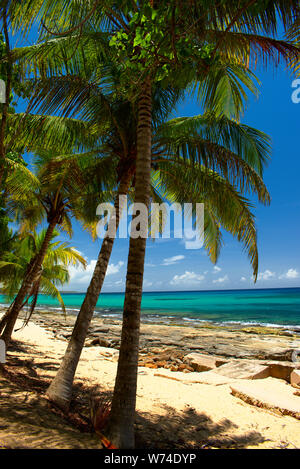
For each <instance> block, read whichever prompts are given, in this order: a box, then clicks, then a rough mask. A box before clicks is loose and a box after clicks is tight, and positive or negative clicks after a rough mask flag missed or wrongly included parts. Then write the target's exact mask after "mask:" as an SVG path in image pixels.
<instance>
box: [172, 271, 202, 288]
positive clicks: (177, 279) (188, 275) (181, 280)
mask: <svg viewBox="0 0 300 469" xmlns="http://www.w3.org/2000/svg"><path fill="white" fill-rule="evenodd" d="M204 278H205V277H204V275H199V274H196V273H195V272H189V271H188V270H186V271H185V273H184V274H182V275H174V277H173V279H172V280H171V281H170V285H197V284H198V283H199V282H202V280H204Z"/></svg>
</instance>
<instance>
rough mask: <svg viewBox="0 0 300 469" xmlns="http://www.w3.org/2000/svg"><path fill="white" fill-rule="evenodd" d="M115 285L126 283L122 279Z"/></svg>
mask: <svg viewBox="0 0 300 469" xmlns="http://www.w3.org/2000/svg"><path fill="white" fill-rule="evenodd" d="M115 285H125V282H124V280H122V279H121V280H117V281H116V282H115Z"/></svg>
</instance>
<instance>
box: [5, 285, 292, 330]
mask: <svg viewBox="0 0 300 469" xmlns="http://www.w3.org/2000/svg"><path fill="white" fill-rule="evenodd" d="M62 296H63V300H64V302H65V305H66V309H67V312H68V313H71V314H77V313H78V311H79V309H80V306H81V304H82V301H83V299H84V293H63V294H62ZM123 302H124V294H122V293H102V294H101V296H100V298H99V301H98V303H97V307H96V309H95V312H96V314H97V315H99V316H103V317H107V318H121V313H122V307H123ZM0 303H1V304H3V303H5V299H4V297H3V296H1V295H0ZM37 307H38V309H39V310H44V311H45V310H48V311H55V312H59V311H61V309H60V306H59V303H58V301H57V300H54V299H53V298H51V297H48V296H45V295H40V296H39V299H38V306H37ZM142 316H143V320H144V321H146V322H164V323H167V324H168V323H170V324H171V323H174V322H176V323H185V324H188V323H195V324H197V323H202V322H211V323H218V324H223V325H228V324H230V325H236V326H237V327H238V326H239V325H263V326H264V325H268V326H273V327H278V326H285V327H286V328H287V329H294V330H295V331H299V332H300V288H280V289H263V290H262V289H255V290H254V289H252V290H225V291H224V290H222V291H185V292H182V291H181V292H153V293H152V292H146V293H144V294H143V301H142Z"/></svg>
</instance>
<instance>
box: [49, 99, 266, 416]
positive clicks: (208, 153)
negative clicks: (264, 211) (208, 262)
mask: <svg viewBox="0 0 300 469" xmlns="http://www.w3.org/2000/svg"><path fill="white" fill-rule="evenodd" d="M112 107H113V108H114V106H112ZM113 112H114V113H115V120H116V121H117V123H118V125H117V127H116V129H115V130H114V131H112V132H111V133H110V134H109V136H108V138H107V141H106V143H105V148H106V149H109V151H111V152H112V153H113V154H114V155H117V156H118V158H119V164H118V178H119V180H120V181H121V182H120V183H119V189H118V191H117V196H116V199H115V213H116V216H117V220H116V227H118V223H119V213H120V211H119V196H120V195H123V194H127V193H128V190H129V185H128V184H127V187H124V183H123V182H122V181H124V179H125V181H126V178H127V180H128V179H129V180H131V179H132V177H133V176H135V159H136V152H137V148H136V137H135V138H134V133H133V132H132V130H133V129H134V126H132V122H133V121H134V110H133V109H132V107H131V106H130V103H127V104H126V103H122V104H121V105H119V106H116V107H115V109H114V111H113ZM131 116H132V117H131ZM153 127H154V128H155V130H154V140H153V148H152V154H151V159H152V162H151V165H152V190H151V198H152V200H154V201H159V202H162V201H163V200H164V199H165V198H167V199H169V200H170V201H173V200H174V198H175V199H176V197H179V194H183V193H186V190H185V191H183V189H182V185H181V184H179V185H178V183H177V190H176V189H174V185H173V186H172V181H173V177H174V175H175V171H174V170H175V168H177V171H178V172H179V173H180V172H181V173H182V176H183V175H185V176H187V174H190V173H191V172H192V173H193V172H194V175H195V177H196V178H198V179H197V180H198V182H199V184H200V188H199V187H197V186H196V185H195V184H194V186H193V185H190V186H189V187H195V189H196V187H197V191H198V192H194V197H193V200H195V199H196V198H197V197H196V194H198V202H199V198H202V197H203V196H204V194H205V196H206V200H207V201H210V204H211V209H210V210H207V212H206V214H205V225H206V240H205V244H206V248H207V249H208V251H209V254H210V257H211V259H212V261H213V262H216V261H217V257H218V253H219V249H220V244H221V236H220V230H219V223H220V222H221V224H223V226H225V227H226V228H227V229H228V231H229V232H231V233H232V234H233V235H236V236H237V237H238V238H239V239H240V240H241V241H243V242H244V243H245V245H246V247H247V250H248V251H249V255H250V258H251V262H252V265H253V270H254V273H255V274H256V272H257V265H258V255H257V247H256V232H255V227H254V221H253V219H252V215H251V214H250V212H249V207H247V202H246V200H244V202H243V203H242V199H239V196H238V195H237V194H238V193H237V191H238V188H237V187H236V188H233V187H232V186H230V184H229V186H230V187H231V192H230V190H229V186H226V184H224V181H229V180H230V177H231V178H232V179H233V178H235V180H236V184H238V185H239V186H240V189H241V188H243V190H249V189H252V190H253V191H254V192H255V193H256V194H257V195H258V197H259V200H260V201H262V202H264V203H267V202H269V195H268V192H267V190H266V188H265V185H264V183H263V181H262V179H261V176H260V175H261V174H262V167H263V165H264V163H265V160H266V159H267V158H268V154H269V143H268V139H267V137H266V136H265V135H264V134H263V133H261V132H259V131H256V130H255V129H253V128H250V127H248V126H245V125H239V124H237V123H236V122H234V121H232V120H230V119H228V118H225V117H224V116H223V117H220V118H217V117H215V116H213V115H212V114H208V115H202V116H195V117H193V118H185V119H184V118H181V119H173V120H171V121H169V122H166V123H162V124H160V125H157V124H156V125H153ZM119 128H122V129H123V131H124V132H123V138H121V136H120V135H119V134H118V129H119ZM124 138H125V139H126V145H125V147H126V149H127V154H126V153H124V150H123V148H124V147H123V145H124ZM184 150H185V151H184ZM182 155H186V157H185V158H184V157H183V156H182ZM193 157H194V158H193ZM201 163H202V165H201ZM203 164H204V166H203ZM173 167H174V169H173ZM209 167H215V168H218V171H219V173H216V172H212V173H210V172H208V168H209ZM155 168H156V170H155ZM205 168H207V169H205ZM220 175H223V177H222V176H221V178H220ZM176 177H177V179H178V181H182V180H183V177H180V176H179V175H178V174H177V175H176ZM190 177H191V176H190ZM224 177H225V178H226V179H224ZM162 178H164V179H162ZM168 180H170V190H167V188H168ZM221 180H222V182H223V184H220V181H221ZM163 181H164V182H163ZM213 182H214V184H213ZM208 188H209V189H211V193H209V190H208ZM225 188H226V190H225ZM190 190H191V189H190ZM178 191H179V194H178ZM225 193H227V194H231V195H230V197H229V199H230V200H231V199H232V200H234V201H235V202H234V203H233V209H232V211H231V213H232V216H231V218H226V217H227V216H228V215H226V216H225V211H224V218H222V211H221V208H220V206H219V205H218V204H217V199H218V198H219V197H222V196H223V194H224V197H225ZM215 194H216V198H214V196H215ZM233 194H234V196H233ZM235 197H236V198H235ZM237 199H239V204H238V205H237V204H236V200H237ZM186 200H190V199H186ZM218 200H219V199H218ZM83 203H85V201H83ZM222 203H224V201H223V199H222ZM89 205H90V209H91V208H92V206H93V205H91V203H90V202H89ZM242 207H243V208H242ZM213 210H217V211H218V216H215V215H214V213H213ZM239 210H240V211H241V212H242V211H243V213H244V214H245V217H246V218H244V217H243V216H242V215H241V216H242V218H240V217H238V216H237V213H239V214H240V212H239ZM95 211H96V206H94V207H93V209H92V214H93V215H94V213H95ZM217 220H218V221H217ZM237 220H239V223H240V224H237ZM243 231H244V232H243ZM247 240H248V241H247ZM113 243H114V237H113V236H112V235H111V234H107V235H106V237H105V239H104V241H103V244H102V247H101V251H100V253H99V257H98V261H97V265H96V268H95V270H94V273H93V275H92V279H91V282H90V286H89V288H88V291H87V293H86V296H85V299H84V302H83V304H82V306H81V309H80V312H79V314H78V317H77V320H76V324H75V328H74V330H73V333H72V336H71V338H70V341H69V344H68V348H67V351H66V354H65V356H64V358H63V361H62V363H61V366H60V369H59V371H58V373H57V375H56V376H55V378H54V380H53V381H52V383H51V385H50V388H49V389H48V391H47V394H48V396H49V397H50V399H51V400H52V401H54V402H55V403H56V404H57V405H60V406H61V407H63V408H64V409H67V408H68V406H69V403H70V400H71V395H72V383H73V379H74V374H75V371H76V367H77V364H78V361H79V358H80V354H81V351H82V348H83V345H84V341H85V338H86V335H87V331H88V327H89V325H90V321H91V318H92V315H93V312H94V308H95V306H96V303H97V300H98V296H99V294H100V292H101V288H102V285H103V281H104V278H105V274H106V270H107V266H108V263H109V258H110V255H111V251H112V247H113Z"/></svg>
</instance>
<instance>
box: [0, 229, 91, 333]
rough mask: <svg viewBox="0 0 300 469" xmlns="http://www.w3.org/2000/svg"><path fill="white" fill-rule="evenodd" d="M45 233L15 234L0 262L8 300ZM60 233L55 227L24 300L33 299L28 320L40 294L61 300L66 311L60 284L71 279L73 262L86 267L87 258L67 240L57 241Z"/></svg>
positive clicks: (4, 291) (3, 289) (1, 278)
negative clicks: (36, 276)
mask: <svg viewBox="0 0 300 469" xmlns="http://www.w3.org/2000/svg"><path fill="white" fill-rule="evenodd" d="M45 234H46V230H45V229H42V230H41V231H40V232H39V233H36V232H35V231H34V232H32V233H27V234H26V235H25V236H23V237H21V238H18V237H16V238H15V241H14V244H13V246H12V249H11V250H10V251H7V252H5V253H4V254H3V256H2V259H1V261H0V281H1V282H2V292H3V294H4V295H6V297H7V299H8V300H12V299H13V298H14V296H15V293H16V291H18V290H19V289H20V286H21V284H22V281H23V279H24V277H25V276H26V275H27V271H28V266H29V265H30V263H31V262H32V259H34V258H35V256H36V255H37V254H38V252H39V251H40V249H41V246H42V244H43V240H44V238H45ZM58 236H59V231H57V230H54V231H53V233H52V238H51V240H50V243H49V245H48V248H47V252H46V255H45V257H44V260H43V263H42V266H41V270H40V273H39V277H38V278H37V279H36V281H35V282H34V283H33V284H32V287H31V291H30V292H29V293H28V295H27V298H26V300H25V303H26V304H28V303H29V301H30V300H31V305H30V314H29V316H28V317H27V318H26V323H28V321H29V319H30V317H31V315H32V313H33V311H34V309H35V306H36V304H37V300H38V295H39V293H44V294H47V295H50V296H52V297H53V298H56V299H58V301H59V303H60V305H61V308H62V310H63V312H64V313H65V305H64V302H63V299H62V296H61V294H60V292H59V290H58V288H57V287H61V286H63V285H65V284H66V283H68V282H69V280H70V275H69V272H68V267H69V266H70V265H73V266H83V267H84V268H85V267H86V260H85V259H84V258H83V257H82V256H81V254H80V253H79V252H78V251H77V250H76V249H75V248H73V247H72V246H70V245H69V244H68V243H66V242H61V241H57V240H56V238H57V237H58ZM24 305H25V304H24ZM24 305H23V306H24ZM0 332H1V325H0Z"/></svg>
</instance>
